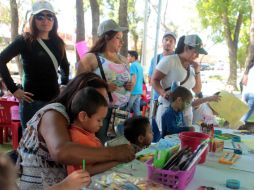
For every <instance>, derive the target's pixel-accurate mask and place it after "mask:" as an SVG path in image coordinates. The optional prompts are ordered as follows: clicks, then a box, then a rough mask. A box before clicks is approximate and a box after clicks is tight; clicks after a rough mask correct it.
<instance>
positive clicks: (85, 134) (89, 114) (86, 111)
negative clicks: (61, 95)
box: [67, 87, 118, 175]
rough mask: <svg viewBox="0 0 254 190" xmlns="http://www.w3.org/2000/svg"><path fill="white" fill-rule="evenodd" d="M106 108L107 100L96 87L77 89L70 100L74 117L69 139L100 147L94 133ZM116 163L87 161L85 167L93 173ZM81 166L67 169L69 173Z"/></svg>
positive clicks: (102, 170)
mask: <svg viewBox="0 0 254 190" xmlns="http://www.w3.org/2000/svg"><path fill="white" fill-rule="evenodd" d="M107 110H108V103H107V100H106V99H105V97H104V96H103V95H102V94H100V93H99V92H98V91H97V90H96V89H94V88H92V87H86V88H84V89H81V90H79V92H77V94H76V95H75V96H74V98H73V100H72V102H71V113H72V117H73V118H74V123H73V124H72V126H71V128H70V130H69V131H70V136H71V140H72V141H73V142H75V143H78V144H83V145H87V146H90V147H95V148H96V147H98V148H99V147H102V144H101V142H100V140H99V139H98V138H97V137H96V136H95V133H96V132H98V131H99V129H100V128H101V127H102V125H103V119H104V118H105V117H106V115H107ZM117 164H118V162H116V161H109V162H103V163H94V164H91V163H89V162H87V166H86V169H87V171H89V173H90V174H91V175H93V174H97V173H100V172H104V171H106V170H108V169H110V168H112V167H114V166H115V165H117ZM81 168H82V166H81V165H69V166H68V167H67V170H68V173H69V174H70V173H72V172H73V171H75V170H78V169H81Z"/></svg>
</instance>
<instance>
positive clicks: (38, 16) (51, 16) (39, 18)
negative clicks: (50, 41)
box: [35, 13, 54, 22]
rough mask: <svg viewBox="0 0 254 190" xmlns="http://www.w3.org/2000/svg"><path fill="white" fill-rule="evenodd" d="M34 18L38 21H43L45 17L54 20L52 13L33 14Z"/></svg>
mask: <svg viewBox="0 0 254 190" xmlns="http://www.w3.org/2000/svg"><path fill="white" fill-rule="evenodd" d="M35 18H36V20H39V21H43V20H45V19H47V20H48V21H51V22H52V21H54V15H53V14H42V13H39V14H37V15H35Z"/></svg>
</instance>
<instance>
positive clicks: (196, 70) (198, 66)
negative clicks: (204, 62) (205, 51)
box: [191, 62, 200, 73]
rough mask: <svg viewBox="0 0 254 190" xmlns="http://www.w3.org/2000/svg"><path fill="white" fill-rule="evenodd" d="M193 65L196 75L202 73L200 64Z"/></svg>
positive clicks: (193, 63)
mask: <svg viewBox="0 0 254 190" xmlns="http://www.w3.org/2000/svg"><path fill="white" fill-rule="evenodd" d="M191 65H192V67H193V68H194V70H195V73H199V72H200V64H198V63H197V62H192V63H191Z"/></svg>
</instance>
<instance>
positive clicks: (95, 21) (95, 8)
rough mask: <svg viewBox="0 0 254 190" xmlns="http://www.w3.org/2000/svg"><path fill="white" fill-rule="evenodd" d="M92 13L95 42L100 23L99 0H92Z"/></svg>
mask: <svg viewBox="0 0 254 190" xmlns="http://www.w3.org/2000/svg"><path fill="white" fill-rule="evenodd" d="M90 6H91V13H92V35H93V43H94V42H95V41H96V40H97V29H98V26H99V24H100V7H99V3H98V1H97V0H90Z"/></svg>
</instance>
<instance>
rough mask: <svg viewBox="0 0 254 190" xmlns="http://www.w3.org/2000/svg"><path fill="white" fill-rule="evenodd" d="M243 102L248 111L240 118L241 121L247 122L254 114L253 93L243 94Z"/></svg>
mask: <svg viewBox="0 0 254 190" xmlns="http://www.w3.org/2000/svg"><path fill="white" fill-rule="evenodd" d="M243 98H244V101H245V102H246V103H247V104H248V107H249V108H250V110H249V111H248V112H247V113H246V114H245V115H244V116H243V117H242V119H241V120H242V121H244V122H248V119H249V118H250V116H251V115H252V114H254V94H253V93H246V94H244V97H243Z"/></svg>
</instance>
